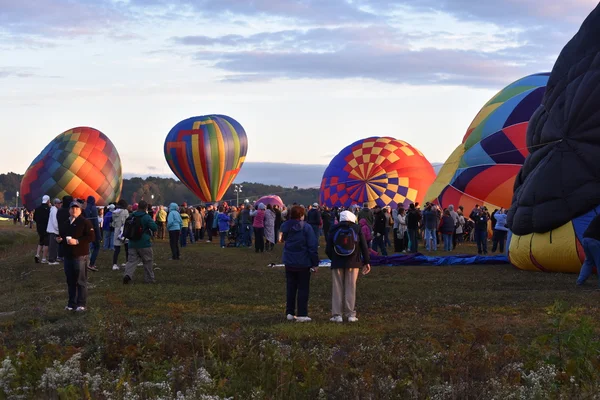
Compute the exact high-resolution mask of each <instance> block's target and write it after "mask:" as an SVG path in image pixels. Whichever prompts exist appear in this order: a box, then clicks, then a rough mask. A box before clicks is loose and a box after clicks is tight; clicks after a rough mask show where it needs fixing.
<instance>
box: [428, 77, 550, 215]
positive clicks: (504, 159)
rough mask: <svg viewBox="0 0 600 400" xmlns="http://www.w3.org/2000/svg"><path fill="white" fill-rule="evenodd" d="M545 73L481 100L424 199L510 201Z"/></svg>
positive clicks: (467, 203)
mask: <svg viewBox="0 0 600 400" xmlns="http://www.w3.org/2000/svg"><path fill="white" fill-rule="evenodd" d="M549 75H550V74H549V73H540V74H535V75H529V76H527V77H525V78H522V79H520V80H518V81H516V82H514V83H512V84H510V85H508V86H507V87H505V88H504V89H502V90H501V91H500V92H499V93H498V94H496V96H494V97H493V98H492V99H491V100H490V101H488V102H487V103H486V104H485V105H484V106H483V108H482V109H481V111H479V113H478V114H477V116H476V117H475V119H474V120H473V122H472V123H471V126H469V129H467V133H466V134H465V136H464V138H463V140H462V143H461V144H460V145H459V146H458V147H457V148H456V150H454V152H453V153H452V154H451V155H450V157H449V158H448V160H446V162H445V164H444V166H443V167H442V169H441V170H440V172H439V173H438V176H437V178H436V180H435V182H434V183H433V185H431V187H430V188H429V190H428V192H427V195H426V196H425V200H427V201H433V202H437V203H438V204H440V205H441V206H442V207H448V206H449V205H450V204H453V205H454V206H456V207H458V206H459V205H462V206H463V207H464V209H465V211H467V212H470V211H471V210H472V209H473V208H474V207H475V205H476V204H479V205H485V206H487V208H488V209H491V210H493V209H494V208H501V207H502V208H508V207H510V202H511V199H512V193H513V185H514V182H515V177H516V176H517V174H518V172H519V170H520V169H521V165H523V162H524V161H525V157H527V155H528V154H529V150H528V149H527V144H526V143H525V136H526V132H527V125H528V123H529V118H531V116H532V115H533V113H534V112H535V110H536V109H537V108H538V107H539V105H540V104H541V102H542V97H543V96H544V93H545V92H546V84H547V83H548V77H549Z"/></svg>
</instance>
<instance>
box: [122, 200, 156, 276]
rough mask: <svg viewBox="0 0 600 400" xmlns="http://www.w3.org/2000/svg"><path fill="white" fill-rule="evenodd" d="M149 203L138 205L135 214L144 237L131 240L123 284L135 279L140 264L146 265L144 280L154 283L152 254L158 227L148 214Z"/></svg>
mask: <svg viewBox="0 0 600 400" xmlns="http://www.w3.org/2000/svg"><path fill="white" fill-rule="evenodd" d="M147 209H148V203H147V202H146V201H144V200H142V201H140V202H139V203H138V208H137V210H136V211H135V212H134V213H133V216H134V217H135V218H140V224H141V225H142V236H141V237H140V238H139V239H129V250H128V251H129V260H128V261H127V264H126V265H125V274H124V275H123V283H124V284H128V283H129V282H131V280H132V279H133V274H134V273H135V269H136V267H137V265H138V263H140V262H142V263H143V264H144V280H145V281H146V283H154V269H153V264H154V253H153V252H152V242H151V241H150V238H151V237H152V233H153V232H156V230H157V229H158V226H157V225H156V222H154V219H153V218H152V217H151V216H150V215H149V214H148V213H147V212H146V210H147Z"/></svg>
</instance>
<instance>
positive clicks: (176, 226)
mask: <svg viewBox="0 0 600 400" xmlns="http://www.w3.org/2000/svg"><path fill="white" fill-rule="evenodd" d="M182 225H183V220H182V219H181V214H179V207H178V206H177V203H171V204H169V214H168V215H167V230H168V231H169V244H170V245H171V260H179V235H180V234H181V227H182Z"/></svg>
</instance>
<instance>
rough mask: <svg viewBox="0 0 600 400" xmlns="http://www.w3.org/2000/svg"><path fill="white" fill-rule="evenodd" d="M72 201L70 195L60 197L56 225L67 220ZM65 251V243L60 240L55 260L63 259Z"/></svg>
mask: <svg viewBox="0 0 600 400" xmlns="http://www.w3.org/2000/svg"><path fill="white" fill-rule="evenodd" d="M72 202H73V197H72V196H63V198H62V207H61V208H59V209H58V210H57V211H56V220H57V222H58V227H59V228H60V226H61V225H62V224H64V223H65V222H67V221H68V220H69V217H70V211H69V208H70V207H71V203H72ZM64 251H65V243H64V242H60V243H59V244H58V257H57V259H56V260H57V261H63V258H64Z"/></svg>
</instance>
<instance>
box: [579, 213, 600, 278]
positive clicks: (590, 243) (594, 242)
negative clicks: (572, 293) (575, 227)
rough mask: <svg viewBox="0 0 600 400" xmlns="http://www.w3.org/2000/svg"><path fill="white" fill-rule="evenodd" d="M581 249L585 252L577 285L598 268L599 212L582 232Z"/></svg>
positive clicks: (599, 255) (599, 256)
mask: <svg viewBox="0 0 600 400" xmlns="http://www.w3.org/2000/svg"><path fill="white" fill-rule="evenodd" d="M582 245H583V251H584V252H585V261H584V262H583V265H582V266H581V271H580V272H579V278H577V286H583V284H584V283H585V281H587V279H588V278H589V277H590V275H591V274H592V272H593V270H594V266H596V268H600V267H599V266H600V214H598V215H596V216H595V217H594V219H593V220H592V222H590V224H589V225H588V227H587V229H586V230H585V232H583V242H582ZM598 283H599V284H600V274H598Z"/></svg>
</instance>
